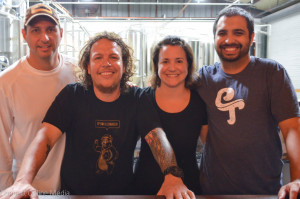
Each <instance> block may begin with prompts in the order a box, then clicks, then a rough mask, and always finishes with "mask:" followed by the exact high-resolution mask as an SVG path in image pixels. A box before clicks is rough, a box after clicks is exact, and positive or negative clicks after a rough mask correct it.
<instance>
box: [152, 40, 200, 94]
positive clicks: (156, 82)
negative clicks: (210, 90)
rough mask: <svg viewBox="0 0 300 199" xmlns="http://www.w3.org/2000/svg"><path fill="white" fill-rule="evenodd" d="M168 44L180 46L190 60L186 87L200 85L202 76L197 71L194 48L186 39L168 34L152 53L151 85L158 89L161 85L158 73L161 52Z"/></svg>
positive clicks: (194, 87)
mask: <svg viewBox="0 0 300 199" xmlns="http://www.w3.org/2000/svg"><path fill="white" fill-rule="evenodd" d="M168 45H170V46H179V47H181V48H182V49H183V50H184V52H185V54H186V59H187V62H188V74H187V76H186V78H185V87H186V88H188V89H196V88H198V87H199V86H200V78H199V75H198V74H197V73H196V67H195V63H194V55H193V50H192V48H191V47H190V45H189V44H188V43H187V42H186V41H184V40H183V39H181V38H180V37H177V36H167V37H166V38H164V39H163V40H161V41H160V42H159V43H158V44H157V45H156V46H155V47H154V51H153V53H152V76H151V79H150V83H151V87H152V88H154V89H156V88H157V87H159V86H160V85H161V79H160V77H159V75H158V62H159V52H160V50H161V49H162V47H164V46H168Z"/></svg>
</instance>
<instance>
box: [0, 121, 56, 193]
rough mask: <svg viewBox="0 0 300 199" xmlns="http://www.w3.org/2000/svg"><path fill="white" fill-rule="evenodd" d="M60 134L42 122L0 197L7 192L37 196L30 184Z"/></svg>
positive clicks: (53, 127) (51, 126)
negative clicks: (16, 171)
mask: <svg viewBox="0 0 300 199" xmlns="http://www.w3.org/2000/svg"><path fill="white" fill-rule="evenodd" d="M61 134H62V132H61V131H60V130H59V129H58V128H57V127H55V126H53V125H51V124H48V123H43V124H42V126H41V128H40V130H39V131H38V133H37V135H36V137H35V138H34V140H33V141H32V143H31V144H30V146H29V148H28V149H27V151H26V153H25V156H24V158H23V161H22V165H21V168H20V171H19V173H18V176H17V178H16V181H15V182H14V184H13V185H12V186H11V187H9V188H8V189H6V190H4V191H3V192H1V194H0V198H2V197H4V196H6V195H8V194H10V195H11V194H15V195H18V194H19V195H18V197H22V196H23V195H31V197H32V198H36V197H37V196H36V194H37V193H36V191H35V189H34V188H33V187H32V186H31V185H30V184H31V183H32V181H33V179H34V177H35V175H36V174H37V172H38V170H39V169H40V167H41V166H42V165H43V163H44V162H45V160H46V158H47V156H48V154H49V152H50V150H51V149H52V147H53V146H54V144H55V143H56V141H57V140H58V138H59V137H60V136H61Z"/></svg>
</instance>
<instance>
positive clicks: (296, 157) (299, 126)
mask: <svg viewBox="0 0 300 199" xmlns="http://www.w3.org/2000/svg"><path fill="white" fill-rule="evenodd" d="M279 127H280V129H281V132H282V134H283V137H284V139H285V143H286V148H287V153H288V158H289V161H290V173H291V183H289V184H287V185H286V186H283V187H282V188H281V189H280V191H279V194H278V195H279V198H284V196H285V194H286V193H289V196H290V198H295V199H296V197H297V194H298V193H300V118H299V117H295V118H291V119H287V120H284V121H282V122H280V123H279ZM282 194H284V195H283V197H282Z"/></svg>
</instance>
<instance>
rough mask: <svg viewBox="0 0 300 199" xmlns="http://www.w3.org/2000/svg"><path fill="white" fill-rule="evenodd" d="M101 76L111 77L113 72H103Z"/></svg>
mask: <svg viewBox="0 0 300 199" xmlns="http://www.w3.org/2000/svg"><path fill="white" fill-rule="evenodd" d="M100 74H101V75H111V74H113V73H112V72H103V73H100Z"/></svg>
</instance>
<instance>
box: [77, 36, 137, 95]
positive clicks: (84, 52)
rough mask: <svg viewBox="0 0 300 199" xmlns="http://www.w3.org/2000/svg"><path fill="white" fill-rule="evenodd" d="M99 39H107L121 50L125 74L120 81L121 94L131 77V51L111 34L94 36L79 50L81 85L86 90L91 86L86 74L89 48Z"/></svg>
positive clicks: (90, 80)
mask: <svg viewBox="0 0 300 199" xmlns="http://www.w3.org/2000/svg"><path fill="white" fill-rule="evenodd" d="M100 39H108V40H110V41H113V42H115V43H117V44H118V45H119V46H120V48H121V51H122V60H123V66H124V68H125V72H124V73H123V75H122V78H121V81H120V90H121V92H124V91H125V90H126V89H127V88H128V84H127V83H126V82H128V81H129V79H130V78H131V77H132V75H133V56H132V49H131V48H130V47H129V46H128V45H127V44H126V43H125V42H124V41H123V40H122V38H121V37H120V36H119V35H117V34H116V33H113V32H106V31H105V32H101V33H98V34H96V35H95V36H94V37H92V38H90V39H89V40H88V41H87V42H86V43H85V45H84V46H83V48H82V49H81V51H80V55H79V67H80V68H81V70H82V75H81V77H80V80H81V83H82V84H83V85H84V86H85V87H86V88H88V87H89V86H92V85H93V81H92V77H91V75H89V74H88V65H89V62H90V53H91V48H92V46H93V44H94V43H96V42H97V41H99V40H100Z"/></svg>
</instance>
